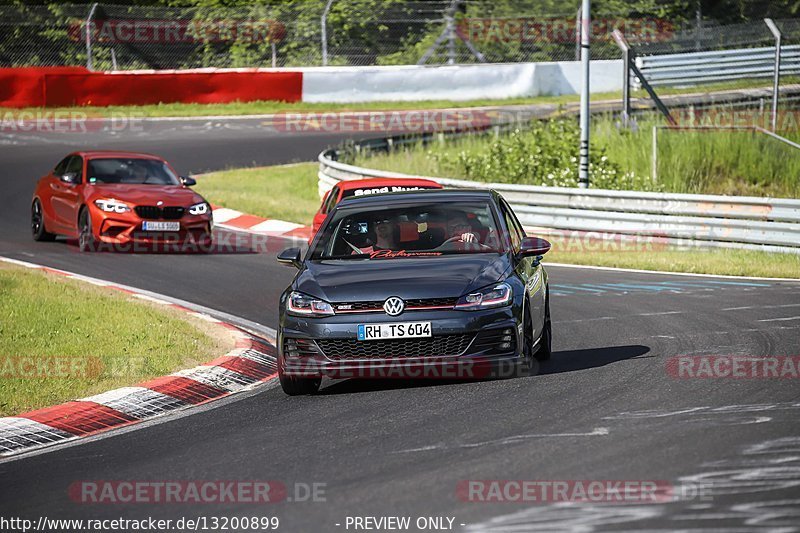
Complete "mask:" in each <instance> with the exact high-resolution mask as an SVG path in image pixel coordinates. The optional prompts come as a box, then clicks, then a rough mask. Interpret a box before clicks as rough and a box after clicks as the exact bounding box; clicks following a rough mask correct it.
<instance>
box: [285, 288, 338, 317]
mask: <svg viewBox="0 0 800 533" xmlns="http://www.w3.org/2000/svg"><path fill="white" fill-rule="evenodd" d="M286 310H287V312H288V313H289V314H290V315H301V316H328V315H332V314H333V307H331V304H329V303H328V302H326V301H325V300H319V299H317V298H313V297H311V296H309V295H307V294H303V293H302V292H292V293H291V294H290V295H289V298H288V300H287V302H286Z"/></svg>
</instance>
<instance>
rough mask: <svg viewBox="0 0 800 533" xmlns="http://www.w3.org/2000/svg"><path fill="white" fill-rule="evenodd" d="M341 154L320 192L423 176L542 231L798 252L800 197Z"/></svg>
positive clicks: (329, 164) (330, 155)
mask: <svg viewBox="0 0 800 533" xmlns="http://www.w3.org/2000/svg"><path fill="white" fill-rule="evenodd" d="M381 141H383V144H381V142H380V141H378V140H372V141H369V143H364V145H360V149H361V150H369V149H375V148H378V149H386V148H388V147H390V146H391V144H392V143H387V142H386V140H385V139H383V140H381ZM337 159H338V151H337V150H326V151H324V152H322V153H321V154H320V155H319V163H320V168H319V174H318V176H319V192H320V195H322V194H323V193H324V192H325V191H327V190H328V189H330V188H331V187H333V185H335V184H336V183H337V182H339V181H342V180H351V179H361V178H367V177H378V178H388V177H402V178H425V179H430V180H435V181H438V182H439V183H441V184H443V185H445V186H448V187H455V188H479V189H494V190H496V191H498V192H500V193H501V194H502V195H503V196H504V197H505V198H506V200H508V202H509V204H510V205H511V207H512V208H513V209H514V211H515V212H516V214H517V216H518V217H519V219H520V222H522V224H523V225H525V226H526V227H528V228H536V229H537V230H539V229H542V228H547V229H548V230H553V229H554V230H559V231H560V230H567V231H576V232H588V233H594V234H618V235H628V236H633V237H635V238H637V239H640V238H644V239H647V240H650V239H658V240H659V241H662V240H663V241H664V242H668V243H672V244H678V245H683V246H687V245H688V246H709V247H730V248H745V249H755V250H763V251H774V252H789V253H800V200H793V199H780V198H778V199H770V198H756V197H736V196H710V195H699V194H670V193H653V192H637V191H612V190H602V189H572V188H562V187H542V186H533V185H513V184H506V183H479V182H474V181H467V180H456V179H447V178H438V177H430V176H412V175H408V174H400V173H397V172H386V171H382V170H375V169H368V168H362V167H357V166H354V165H348V164H344V163H341V162H339V161H337Z"/></svg>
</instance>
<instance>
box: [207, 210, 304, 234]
mask: <svg viewBox="0 0 800 533" xmlns="http://www.w3.org/2000/svg"><path fill="white" fill-rule="evenodd" d="M211 209H212V211H213V213H214V225H215V226H219V227H221V228H224V229H230V230H237V231H245V232H247V233H255V234H258V235H267V236H270V237H282V238H286V239H293V238H300V239H304V240H307V239H308V237H309V236H310V235H311V228H310V227H309V226H303V225H302V224H295V223H294V222H286V221H285V220H277V219H271V218H263V217H259V216H256V215H249V214H247V213H242V212H241V211H236V210H235V209H228V208H227V207H220V206H218V205H212V206H211Z"/></svg>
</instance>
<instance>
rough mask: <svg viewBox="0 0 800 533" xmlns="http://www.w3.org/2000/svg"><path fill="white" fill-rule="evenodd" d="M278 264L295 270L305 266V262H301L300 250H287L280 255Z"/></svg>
mask: <svg viewBox="0 0 800 533" xmlns="http://www.w3.org/2000/svg"><path fill="white" fill-rule="evenodd" d="M278 263H281V264H284V265H291V266H293V267H295V268H300V267H301V266H303V262H302V261H300V248H287V249H285V250H284V251H282V252H281V253H279V254H278Z"/></svg>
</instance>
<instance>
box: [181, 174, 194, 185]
mask: <svg viewBox="0 0 800 533" xmlns="http://www.w3.org/2000/svg"><path fill="white" fill-rule="evenodd" d="M181 183H182V184H183V185H185V186H186V187H191V186H192V185H197V180H196V179H194V178H190V177H188V176H181Z"/></svg>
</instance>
